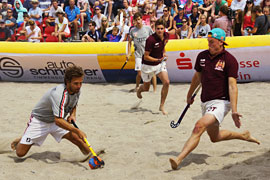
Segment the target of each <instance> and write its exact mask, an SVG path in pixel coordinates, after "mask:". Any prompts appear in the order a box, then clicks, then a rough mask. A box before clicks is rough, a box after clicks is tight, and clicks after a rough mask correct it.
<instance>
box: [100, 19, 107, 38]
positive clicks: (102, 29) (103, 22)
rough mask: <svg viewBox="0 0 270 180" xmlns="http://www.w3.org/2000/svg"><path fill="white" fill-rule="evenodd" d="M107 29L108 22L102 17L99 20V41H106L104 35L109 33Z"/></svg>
mask: <svg viewBox="0 0 270 180" xmlns="http://www.w3.org/2000/svg"><path fill="white" fill-rule="evenodd" d="M108 28H109V22H108V20H107V18H106V17H103V18H102V19H101V27H100V37H101V38H100V39H101V41H107V37H106V38H104V34H105V33H106V32H108V31H109V30H108Z"/></svg>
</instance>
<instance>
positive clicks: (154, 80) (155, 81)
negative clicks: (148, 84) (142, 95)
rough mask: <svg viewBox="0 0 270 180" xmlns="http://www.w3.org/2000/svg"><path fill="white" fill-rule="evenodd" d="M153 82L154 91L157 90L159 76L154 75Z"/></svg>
mask: <svg viewBox="0 0 270 180" xmlns="http://www.w3.org/2000/svg"><path fill="white" fill-rule="evenodd" d="M152 84H153V91H154V92H156V90H157V76H156V75H154V76H153V77H152Z"/></svg>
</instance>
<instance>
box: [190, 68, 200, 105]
mask: <svg viewBox="0 0 270 180" xmlns="http://www.w3.org/2000/svg"><path fill="white" fill-rule="evenodd" d="M200 83H201V72H198V71H196V72H195V73H194V75H193V77H192V80H191V84H190V87H189V90H188V93H187V103H188V104H192V103H193V102H194V100H192V99H191V97H192V94H193V93H194V91H195V89H196V88H197V87H198V86H199V84H200Z"/></svg>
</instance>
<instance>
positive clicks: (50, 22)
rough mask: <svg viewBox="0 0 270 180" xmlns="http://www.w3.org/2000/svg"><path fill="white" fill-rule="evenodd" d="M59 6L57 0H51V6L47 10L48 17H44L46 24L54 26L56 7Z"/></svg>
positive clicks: (58, 7)
mask: <svg viewBox="0 0 270 180" xmlns="http://www.w3.org/2000/svg"><path fill="white" fill-rule="evenodd" d="M60 8H61V7H60V6H58V1H57V0H52V6H51V8H50V10H49V17H48V18H47V19H46V25H47V26H54V25H55V19H56V18H57V16H56V11H57V10H58V9H60ZM61 9H62V8H61ZM62 10H63V9H62Z"/></svg>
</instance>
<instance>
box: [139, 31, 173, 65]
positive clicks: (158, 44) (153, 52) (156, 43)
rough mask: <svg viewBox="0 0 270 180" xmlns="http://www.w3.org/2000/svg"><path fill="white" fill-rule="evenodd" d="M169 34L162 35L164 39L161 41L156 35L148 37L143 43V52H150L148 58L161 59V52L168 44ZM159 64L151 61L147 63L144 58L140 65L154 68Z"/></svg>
mask: <svg viewBox="0 0 270 180" xmlns="http://www.w3.org/2000/svg"><path fill="white" fill-rule="evenodd" d="M168 39H169V34H168V33H167V32H165V33H164V39H163V41H161V39H160V38H159V37H158V35H157V34H156V33H154V34H152V35H151V36H149V37H148V38H147V40H146V43H145V51H148V52H150V54H149V55H150V56H151V57H153V58H157V59H161V58H162V57H163V51H164V48H165V45H166V43H167V42H168ZM159 63H160V62H153V61H147V60H145V59H144V56H143V58H142V64H146V65H151V66H155V65H158V64H159Z"/></svg>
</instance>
